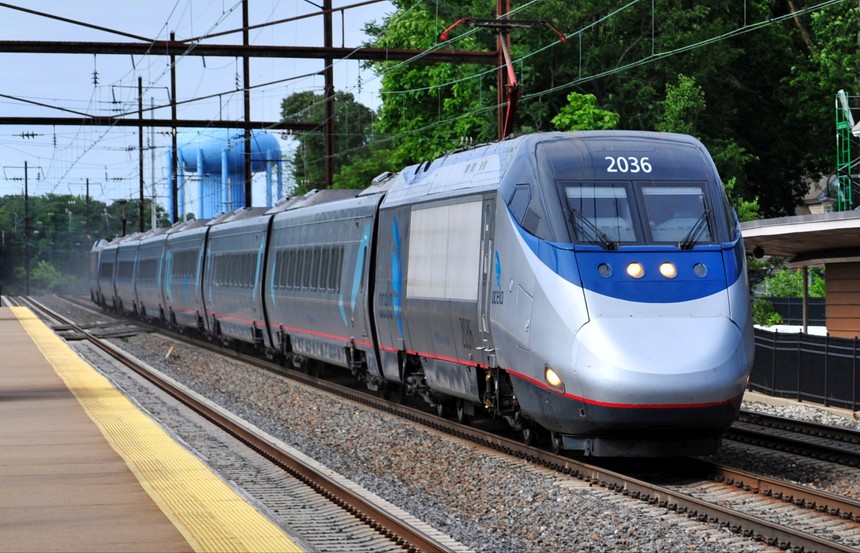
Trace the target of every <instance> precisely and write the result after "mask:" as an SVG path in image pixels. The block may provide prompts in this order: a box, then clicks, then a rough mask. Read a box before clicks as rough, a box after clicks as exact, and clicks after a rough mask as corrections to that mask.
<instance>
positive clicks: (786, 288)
mask: <svg viewBox="0 0 860 553" xmlns="http://www.w3.org/2000/svg"><path fill="white" fill-rule="evenodd" d="M809 280H810V282H809V297H811V298H823V297H824V296H825V294H826V291H825V282H824V268H823V267H814V268H811V269H810V270H809ZM762 290H763V293H764V294H765V295H767V296H775V297H780V298H800V297H803V271H802V270H801V269H782V270H779V271H777V272H775V273H774V274H772V275H770V276H768V277H765V279H764V282H763V283H762Z"/></svg>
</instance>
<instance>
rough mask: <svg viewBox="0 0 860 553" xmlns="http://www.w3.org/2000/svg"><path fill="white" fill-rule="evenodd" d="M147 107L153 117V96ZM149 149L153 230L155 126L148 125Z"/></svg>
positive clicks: (153, 224)
mask: <svg viewBox="0 0 860 553" xmlns="http://www.w3.org/2000/svg"><path fill="white" fill-rule="evenodd" d="M149 107H150V112H151V115H152V117H155V98H150V99H149ZM149 150H150V153H149V154H150V158H149V165H150V167H149V179H150V181H151V182H152V209H151V210H150V211H151V214H150V217H151V223H152V229H153V230H155V226H156V225H157V224H158V223H157V222H156V217H155V199H156V194H155V126H154V125H150V126H149Z"/></svg>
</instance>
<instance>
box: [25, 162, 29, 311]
mask: <svg viewBox="0 0 860 553" xmlns="http://www.w3.org/2000/svg"><path fill="white" fill-rule="evenodd" d="M24 282H25V285H24V286H25V292H24V295H25V296H29V295H30V187H29V181H28V176H27V162H26V161H25V162H24Z"/></svg>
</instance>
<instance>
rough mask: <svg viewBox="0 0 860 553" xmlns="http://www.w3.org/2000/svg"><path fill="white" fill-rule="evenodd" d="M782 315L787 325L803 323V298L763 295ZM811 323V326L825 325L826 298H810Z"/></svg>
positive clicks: (783, 321)
mask: <svg viewBox="0 0 860 553" xmlns="http://www.w3.org/2000/svg"><path fill="white" fill-rule="evenodd" d="M761 299H763V300H767V301H769V302H770V303H771V305H773V308H774V309H775V310H776V312H777V313H779V315H780V317H782V323H783V324H787V325H802V324H803V298H777V297H772V296H763V297H762V298H761ZM808 301H809V303H808V304H807V305H808V307H809V324H810V325H811V326H825V325H826V320H825V319H826V316H825V314H824V302H825V299H824V298H809V300H808Z"/></svg>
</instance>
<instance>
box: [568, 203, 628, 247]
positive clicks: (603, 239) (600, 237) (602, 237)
mask: <svg viewBox="0 0 860 553" xmlns="http://www.w3.org/2000/svg"><path fill="white" fill-rule="evenodd" d="M569 209H570V213H571V215H573V221H572V223H573V228H574V230H576V226H577V225H576V221H577V219H578V220H579V221H581V222H582V223H583V226H584V227H585V228H587V229H588V230H590V231H591V232H592V233H593V234H594V239H593V240H592V242H596V243H598V244H600V245H601V246H603V249H606V250H617V249H618V243H617V242H616V241H615V240H613V239H612V238H610V237H609V236H608V235H607V234H606V233H605V232H603V231H602V230H600V228H598V226H597V225H595V224H594V223H592V222H591V219H589V218H588V217H586V216H585V215H583V214H582V213H580V212H578V211H577V210H575V209H573V208H572V207H571V208H569Z"/></svg>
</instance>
